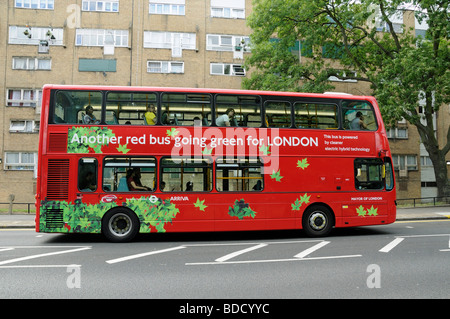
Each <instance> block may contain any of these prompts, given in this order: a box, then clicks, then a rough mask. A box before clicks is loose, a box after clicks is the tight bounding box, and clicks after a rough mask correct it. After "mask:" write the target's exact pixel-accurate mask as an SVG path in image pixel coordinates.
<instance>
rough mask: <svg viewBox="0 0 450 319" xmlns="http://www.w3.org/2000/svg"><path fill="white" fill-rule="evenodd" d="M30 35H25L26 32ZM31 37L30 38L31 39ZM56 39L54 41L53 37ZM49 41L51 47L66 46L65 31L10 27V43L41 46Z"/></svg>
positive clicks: (48, 28)
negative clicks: (40, 44) (43, 42)
mask: <svg viewBox="0 0 450 319" xmlns="http://www.w3.org/2000/svg"><path fill="white" fill-rule="evenodd" d="M25 31H26V33H28V35H25V34H24V32H25ZM29 36H30V37H29ZM52 36H53V37H54V39H52V38H51V37H52ZM43 40H45V41H47V42H48V43H49V44H51V45H60V46H62V45H64V29H63V28H52V27H32V28H30V27H27V26H17V25H11V26H9V34H8V43H9V44H24V45H39V43H40V42H41V41H43Z"/></svg>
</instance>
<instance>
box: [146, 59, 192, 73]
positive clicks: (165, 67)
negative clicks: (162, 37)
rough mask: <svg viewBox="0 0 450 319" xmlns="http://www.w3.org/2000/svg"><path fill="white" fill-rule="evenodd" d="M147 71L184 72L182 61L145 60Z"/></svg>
mask: <svg viewBox="0 0 450 319" xmlns="http://www.w3.org/2000/svg"><path fill="white" fill-rule="evenodd" d="M147 72H148V73H184V62H178V61H176V62H175V61H147Z"/></svg>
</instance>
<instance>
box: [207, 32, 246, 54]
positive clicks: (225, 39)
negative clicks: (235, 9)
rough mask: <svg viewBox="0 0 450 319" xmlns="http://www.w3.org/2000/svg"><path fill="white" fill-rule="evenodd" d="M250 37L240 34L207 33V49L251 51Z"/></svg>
mask: <svg viewBox="0 0 450 319" xmlns="http://www.w3.org/2000/svg"><path fill="white" fill-rule="evenodd" d="M249 45H250V37H248V36H240V35H221V34H208V35H206V50H212V51H235V50H244V51H246V52H249V51H250V46H249Z"/></svg>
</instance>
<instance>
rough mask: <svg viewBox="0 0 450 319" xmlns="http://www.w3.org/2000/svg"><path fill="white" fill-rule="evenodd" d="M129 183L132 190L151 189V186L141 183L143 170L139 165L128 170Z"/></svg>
mask: <svg viewBox="0 0 450 319" xmlns="http://www.w3.org/2000/svg"><path fill="white" fill-rule="evenodd" d="M127 185H128V189H129V190H130V191H151V188H150V187H147V186H144V185H142V183H141V170H140V169H139V168H138V167H135V168H131V169H129V170H128V171H127Z"/></svg>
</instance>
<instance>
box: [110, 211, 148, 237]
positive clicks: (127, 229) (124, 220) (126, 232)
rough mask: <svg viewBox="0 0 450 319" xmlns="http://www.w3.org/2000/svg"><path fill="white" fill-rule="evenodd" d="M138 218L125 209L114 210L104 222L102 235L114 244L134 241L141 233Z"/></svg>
mask: <svg viewBox="0 0 450 319" xmlns="http://www.w3.org/2000/svg"><path fill="white" fill-rule="evenodd" d="M139 228H140V223H139V219H138V218H137V216H136V215H135V214H134V213H133V212H132V211H130V210H127V209H124V208H113V209H111V210H110V211H108V212H107V213H106V214H105V216H104V217H103V220H102V233H103V235H104V236H105V237H106V238H107V239H108V240H109V241H112V242H116V243H123V242H128V241H130V240H132V239H133V238H134V237H135V236H136V234H137V233H138V232H139Z"/></svg>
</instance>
